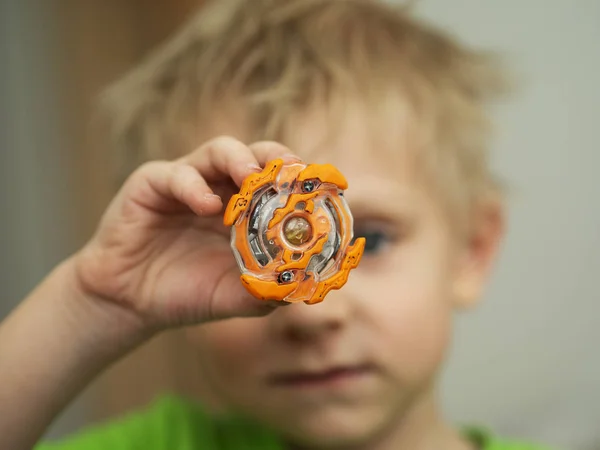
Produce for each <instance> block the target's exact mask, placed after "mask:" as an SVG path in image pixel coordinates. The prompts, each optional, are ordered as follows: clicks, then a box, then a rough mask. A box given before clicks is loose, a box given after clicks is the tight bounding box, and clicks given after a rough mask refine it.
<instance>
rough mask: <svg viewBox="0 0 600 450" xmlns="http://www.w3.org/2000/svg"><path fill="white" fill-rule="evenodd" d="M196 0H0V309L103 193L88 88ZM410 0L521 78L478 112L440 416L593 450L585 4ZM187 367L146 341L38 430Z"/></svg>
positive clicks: (595, 64) (597, 209)
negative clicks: (478, 261) (493, 176)
mask: <svg viewBox="0 0 600 450" xmlns="http://www.w3.org/2000/svg"><path fill="white" fill-rule="evenodd" d="M249 1H251V0H249ZM201 3H202V1H201V0H154V1H153V2H146V1H142V0H77V1H76V0H70V1H69V0H47V1H35V0H25V1H19V0H0V68H1V70H0V286H1V290H0V318H2V317H4V316H5V315H6V314H8V312H9V311H10V310H11V309H12V308H13V307H14V306H15V305H16V304H17V303H18V302H19V301H20V300H21V299H22V298H23V297H24V296H25V295H26V294H27V293H28V292H29V291H30V290H31V289H32V288H33V287H34V286H35V285H36V284H37V283H38V282H39V281H40V279H41V278H42V277H43V276H44V275H45V274H46V273H47V272H48V271H49V270H51V268H52V267H53V266H54V265H56V264H57V263H58V262H59V261H60V260H62V259H63V258H65V257H66V256H68V255H69V254H70V253H71V252H73V251H75V250H76V249H77V248H79V246H81V245H82V243H83V242H85V240H86V239H87V238H88V237H89V236H90V234H91V232H92V231H93V228H94V224H95V223H96V222H97V220H98V218H99V216H100V214H101V212H102V210H103V209H104V207H105V206H106V204H107V202H108V200H109V199H110V197H111V195H112V193H113V190H114V188H115V185H114V178H113V172H112V169H111V155H110V151H108V150H107V148H106V146H105V145H104V144H103V139H102V136H101V135H99V134H98V133H97V131H96V132H94V131H93V129H94V127H92V126H91V123H92V121H93V120H92V119H93V114H92V113H93V110H94V101H95V97H96V96H97V94H98V93H99V92H100V90H101V89H102V88H103V87H104V86H105V85H106V84H107V83H110V82H111V81H114V80H115V79H116V78H118V77H119V76H120V75H121V74H122V73H123V72H124V71H125V70H127V69H128V68H130V67H132V65H134V64H135V63H136V62H138V61H139V60H140V58H142V57H143V56H144V55H145V54H146V53H147V52H149V51H150V50H151V49H152V48H153V47H154V46H155V45H157V44H158V43H160V42H161V41H163V40H164V39H165V38H166V37H167V36H168V35H169V34H170V33H171V32H172V31H173V30H174V29H175V28H176V27H177V26H178V25H179V24H180V23H181V22H182V21H184V20H185V19H186V18H187V17H188V16H189V14H190V13H191V12H192V11H193V10H194V9H195V8H197V7H199V6H200V5H201ZM416 10H417V13H418V14H419V15H421V16H423V17H425V18H427V19H429V20H430V21H433V22H434V23H436V24H438V25H441V26H443V27H445V28H446V29H448V30H450V31H452V32H454V33H455V34H457V35H458V36H459V37H461V38H462V39H463V40H464V41H466V42H467V43H471V44H475V45H478V46H483V47H489V48H492V49H498V50H500V51H501V52H503V53H504V54H505V55H506V56H507V57H508V58H509V61H510V63H511V64H512V66H513V67H514V69H515V70H516V73H517V76H518V78H519V80H520V82H521V85H522V88H521V91H520V92H519V95H518V96H517V97H516V98H514V99H513V100H512V101H511V102H510V103H506V104H502V105H498V107H497V108H496V110H495V111H494V114H495V116H496V118H497V119H498V123H499V135H498V139H497V141H496V145H495V151H496V155H495V165H496V168H497V169H498V171H499V172H500V173H501V174H502V175H503V176H504V177H505V178H506V179H507V180H508V182H509V184H510V185H511V186H512V190H513V192H512V198H511V204H510V227H509V233H508V239H507V242H506V245H505V247H504V251H503V253H502V255H501V259H500V262H499V265H498V270H497V271H496V275H495V277H494V279H493V283H492V286H491V288H490V290H489V292H488V294H487V298H486V299H485V302H484V304H483V305H482V307H481V308H479V309H478V310H476V311H473V312H471V313H468V314H464V315H462V316H461V317H459V318H458V319H459V320H458V334H457V337H456V340H455V343H454V349H453V354H452V355H451V358H450V365H449V366H448V368H447V370H446V372H445V374H444V379H443V391H442V394H443V396H444V400H445V403H446V409H447V412H448V415H449V416H450V417H451V418H452V419H454V420H455V421H457V422H473V421H475V422H477V423H482V424H485V425H488V426H489V427H491V428H493V429H494V430H496V431H498V432H499V433H502V434H508V435H512V436H517V437H522V438H526V439H530V440H534V441H542V442H546V443H549V444H553V445H555V446H557V447H560V448H565V449H574V450H587V449H600V349H599V347H600V285H599V283H598V280H599V279H600V178H599V177H598V170H599V167H600V149H599V144H598V142H599V140H598V133H597V132H598V125H597V121H598V118H599V117H600V88H599V86H598V81H597V80H598V79H600V76H599V72H600V1H598V0H575V1H573V0H525V1H522V0H520V1H518V0H505V1H502V2H498V1H493V0H454V1H448V0H419V1H418V2H416ZM0 370H2V361H0ZM194 371H195V369H194V361H193V355H192V354H191V352H190V350H189V349H188V348H187V347H186V345H185V342H184V341H183V340H182V339H181V336H180V335H179V334H178V333H171V334H168V335H165V336H162V337H161V338H158V339H156V340H154V341H153V342H151V343H150V344H148V345H146V346H145V347H143V348H142V349H140V350H139V351H137V352H136V353H135V354H133V355H131V356H130V357H128V358H127V359H125V360H123V361H121V362H119V363H118V364H116V365H115V366H114V367H112V368H111V369H110V370H109V371H107V372H106V373H105V374H103V375H102V376H101V377H100V378H99V379H98V380H97V381H96V382H95V383H94V384H93V385H92V386H91V387H90V388H89V389H88V390H87V391H86V392H85V393H84V394H83V395H82V396H81V397H80V398H79V399H78V400H77V401H76V402H75V403H74V404H73V405H72V406H71V407H70V408H69V409H68V410H67V411H66V412H65V413H64V414H63V416H62V417H61V418H60V419H59V420H58V421H57V422H56V424H55V425H54V426H53V427H52V429H51V430H50V431H49V435H50V436H52V437H55V436H61V435H63V434H64V433H68V432H70V431H73V430H75V429H78V428H79V427H81V426H83V425H85V424H87V423H89V422H90V421H95V420H100V419H103V418H106V417H108V416H112V415H115V414H119V413H122V412H123V411H127V410H130V409H131V408H134V407H136V406H138V405H141V404H143V403H145V402H147V401H149V400H150V399H152V397H153V396H154V395H155V393H156V392H157V391H158V390H164V389H169V390H174V391H178V392H183V393H186V392H187V393H191V392H193V391H194V389H195V386H194V381H193V380H194Z"/></svg>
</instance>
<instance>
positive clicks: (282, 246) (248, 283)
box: [224, 159, 365, 304]
mask: <svg viewBox="0 0 600 450" xmlns="http://www.w3.org/2000/svg"><path fill="white" fill-rule="evenodd" d="M347 187H348V183H347V182H346V179H345V178H344V176H343V175H342V174H341V173H340V172H339V171H338V170H337V169H336V168H335V167H334V166H332V165H331V164H309V165H306V164H303V163H291V164H284V163H283V161H282V160H281V159H278V160H274V161H271V162H270V163H269V164H267V165H266V167H265V168H264V170H263V171H262V172H260V173H256V174H252V175H250V176H248V177H247V178H246V179H245V180H244V182H243V183H242V186H241V188H240V192H239V194H236V195H234V196H233V197H232V198H231V200H230V201H229V203H228V205H227V208H226V210H225V215H224V223H225V225H226V226H230V227H231V247H232V250H233V253H234V255H235V258H236V260H237V263H238V266H239V268H240V271H241V273H242V275H241V280H242V283H243V284H244V286H245V287H246V289H247V290H248V292H250V293H251V294H252V295H253V296H254V297H256V298H258V299H262V300H279V301H286V302H301V301H303V302H305V303H308V304H313V303H319V302H321V301H322V300H323V299H324V298H325V296H326V295H327V293H328V292H329V291H331V290H332V289H339V288H341V287H342V286H343V285H344V284H345V283H346V281H347V280H348V275H349V272H350V270H351V269H353V268H355V267H357V266H358V263H359V261H360V258H361V256H362V253H363V250H364V246H365V239H364V238H358V239H356V240H355V241H354V242H352V241H353V219H352V215H351V213H350V209H349V208H348V205H347V203H346V200H345V199H344V196H343V195H344V194H343V191H344V190H345V189H346V188H347Z"/></svg>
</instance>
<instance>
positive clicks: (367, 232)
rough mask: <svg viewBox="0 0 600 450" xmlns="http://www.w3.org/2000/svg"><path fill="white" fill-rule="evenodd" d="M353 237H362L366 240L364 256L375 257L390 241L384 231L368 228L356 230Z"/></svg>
mask: <svg viewBox="0 0 600 450" xmlns="http://www.w3.org/2000/svg"><path fill="white" fill-rule="evenodd" d="M355 237H364V238H365V239H366V243H365V251H364V254H365V255H375V254H377V253H379V252H381V251H382V250H383V249H384V248H385V246H386V245H388V244H389V243H390V241H391V240H392V238H391V237H390V236H389V235H388V234H387V233H385V232H384V231H381V230H376V229H368V228H367V229H360V228H358V229H356V230H355Z"/></svg>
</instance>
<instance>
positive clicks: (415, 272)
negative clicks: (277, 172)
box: [190, 109, 483, 444]
mask: <svg viewBox="0 0 600 450" xmlns="http://www.w3.org/2000/svg"><path fill="white" fill-rule="evenodd" d="M359 111H360V110H358V109H357V110H356V111H349V112H348V114H347V117H346V120H345V122H344V123H343V126H342V127H341V129H340V133H339V135H336V136H334V137H332V138H331V139H330V141H329V142H327V143H323V144H320V143H319V142H321V141H320V137H322V136H323V133H325V132H326V131H327V129H326V127H325V122H324V119H323V118H322V117H319V116H318V115H316V114H313V115H312V116H309V117H308V118H305V119H306V120H300V119H299V121H298V122H297V123H296V125H297V128H296V129H295V131H293V132H291V133H290V136H289V139H288V140H287V141H286V142H285V143H286V144H287V145H289V146H290V147H291V148H292V149H293V151H294V152H296V153H297V154H299V156H301V157H303V158H304V159H305V161H307V162H330V163H333V164H334V165H336V166H337V167H338V168H339V169H340V170H341V172H342V173H343V174H344V175H345V176H346V178H347V179H348V181H349V189H348V190H347V192H346V194H345V195H346V199H347V200H348V202H349V205H350V208H351V210H352V213H353V215H354V217H355V229H356V231H357V232H358V233H359V234H360V235H363V236H366V237H367V246H366V249H365V254H364V256H363V259H362V261H361V264H360V265H359V267H358V268H357V269H355V270H354V271H352V272H351V274H350V277H349V280H348V283H347V284H346V285H345V286H344V287H343V288H342V289H341V290H339V291H332V292H331V293H330V294H328V296H327V298H326V299H325V301H324V302H323V303H321V304H317V305H313V306H308V305H305V304H293V305H289V306H285V307H281V308H278V309H276V310H275V311H274V312H273V313H272V314H270V315H269V316H267V317H262V318H253V319H234V320H228V321H223V322H216V323H211V324H208V325H203V326H200V327H197V328H194V329H192V330H190V337H191V339H192V340H193V342H194V343H195V344H196V345H197V348H198V349H199V352H200V359H201V360H202V364H203V372H204V377H205V380H203V381H206V383H208V386H207V387H208V388H209V389H210V391H212V392H213V393H216V394H217V395H218V396H219V399H220V400H221V401H222V402H224V404H225V405H227V406H232V407H234V408H235V409H237V410H240V411H242V412H245V413H248V414H250V415H252V416H253V417H255V418H257V419H259V420H261V421H264V422H266V423H267V424H269V425H271V426H272V427H274V428H275V429H277V430H279V431H280V432H282V433H284V434H286V435H288V436H290V437H292V438H293V439H295V440H298V441H300V442H307V443H313V444H314V443H326V442H331V441H333V442H341V441H346V442H352V441H357V440H362V439H364V438H366V437H367V436H369V435H373V434H374V433H377V432H378V431H381V430H383V429H384V427H386V426H389V425H391V424H392V423H394V422H395V421H399V420H400V418H401V417H402V416H404V415H405V413H406V411H408V410H409V409H410V410H413V409H415V408H417V409H419V408H418V407H417V406H416V403H419V402H421V403H426V402H428V401H429V400H430V394H431V391H432V384H433V383H434V378H435V377H436V374H437V372H438V369H439V367H440V364H441V362H442V360H443V358H444V354H445V351H446V348H447V345H448V342H449V337H450V329H451V316H452V312H453V309H454V308H455V306H456V302H457V301H458V300H457V298H458V297H459V296H460V292H457V289H460V288H459V287H457V286H462V285H464V282H465V280H464V278H465V277H464V272H465V269H464V267H463V264H462V263H460V261H463V260H464V259H465V258H464V253H465V252H464V250H463V249H462V248H461V247H459V246H458V245H457V244H456V241H457V240H456V239H455V236H454V234H453V231H452V229H451V226H450V224H449V223H448V220H447V218H446V216H445V214H444V212H443V208H442V206H441V205H440V204H439V202H438V201H436V199H435V198H433V197H432V196H431V195H430V192H429V190H428V189H427V188H426V186H424V185H422V184H421V183H420V182H419V179H418V177H417V176H416V171H415V168H414V167H413V165H414V164H413V162H412V161H411V160H410V158H409V155H410V151H409V148H408V147H407V146H408V144H409V142H408V141H409V139H407V138H406V136H407V135H408V134H407V131H408V130H406V129H402V126H401V125H400V124H399V120H398V118H397V117H390V124H389V125H388V126H387V129H388V130H389V135H387V136H373V135H370V134H369V132H368V131H369V130H368V129H367V128H368V126H367V125H366V124H368V123H369V121H368V120H367V116H366V115H364V116H363V115H362V114H361V113H360V112H359ZM383 125H385V124H383ZM383 128H384V129H385V128H386V127H385V126H384V127H383ZM482 277H483V275H482ZM472 281H473V280H472ZM475 282H478V281H477V280H475ZM421 409H422V410H423V411H424V412H423V414H428V413H426V412H425V411H429V409H428V407H427V405H423V408H421Z"/></svg>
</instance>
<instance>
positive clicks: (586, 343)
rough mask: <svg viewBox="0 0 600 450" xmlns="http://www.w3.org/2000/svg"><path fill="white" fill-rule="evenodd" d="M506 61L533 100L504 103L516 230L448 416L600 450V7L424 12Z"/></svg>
mask: <svg viewBox="0 0 600 450" xmlns="http://www.w3.org/2000/svg"><path fill="white" fill-rule="evenodd" d="M416 3H417V10H418V11H419V12H420V14H421V15H422V16H423V17H426V18H428V19H430V20H432V21H434V22H435V23H438V24H441V25H443V26H445V27H447V28H449V29H450V30H452V31H453V32H455V33H456V34H457V35H458V36H460V37H462V38H463V39H464V40H465V41H466V42H468V43H471V44H476V45H483V46H486V47H491V48H493V49H499V50H501V51H502V52H504V53H505V55H506V57H507V58H508V60H509V62H510V63H511V64H512V66H513V67H514V69H515V71H516V74H517V75H518V78H519V81H520V84H521V87H520V92H519V93H518V95H517V96H515V97H514V98H513V99H512V101H511V102H509V103H506V104H503V105H499V106H498V108H497V110H496V111H495V115H496V117H497V120H498V124H499V135H498V140H497V144H496V146H495V152H496V159H495V163H496V167H497V169H498V171H499V172H500V173H501V174H503V175H504V176H505V177H506V178H507V179H508V182H509V184H510V185H511V187H512V193H511V199H510V205H511V209H510V212H511V215H510V229H509V232H508V238H507V242H506V246H505V249H504V252H503V254H502V257H501V259H500V261H499V265H498V267H497V269H498V270H497V273H496V275H495V277H494V279H493V283H492V286H491V288H490V290H489V293H488V295H487V298H486V299H485V302H484V304H483V305H482V307H481V308H480V309H478V310H477V311H474V312H472V313H469V314H466V315H464V317H460V318H459V328H458V335H457V338H456V342H455V346H454V352H453V355H452V362H451V364H450V366H449V368H448V371H447V373H446V374H445V378H444V391H443V393H444V397H445V399H446V401H447V405H448V412H449V414H450V415H451V416H452V417H454V418H455V419H457V420H469V421H470V420H474V419H476V420H480V421H482V422H483V423H489V424H492V425H494V426H495V427H496V428H497V429H498V430H500V431H505V432H507V433H512V434H517V435H522V436H527V437H534V438H540V439H545V440H547V441H548V442H552V443H555V444H556V445H557V446H562V447H563V448H575V449H584V448H596V449H597V448H600V426H599V423H600V352H599V351H598V343H599V342H600V327H598V325H599V324H600V322H599V318H600V285H599V284H598V277H599V276H600V180H599V178H598V167H600V151H599V144H598V126H597V121H598V118H599V117H600V88H599V87H598V73H599V72H600V2H598V1H595V0H576V1H573V0H551V1H548V0H527V1H518V0H504V1H501V2H500V1H492V0H486V1H481V0H453V1H448V0H421V1H419V2H416Z"/></svg>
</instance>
